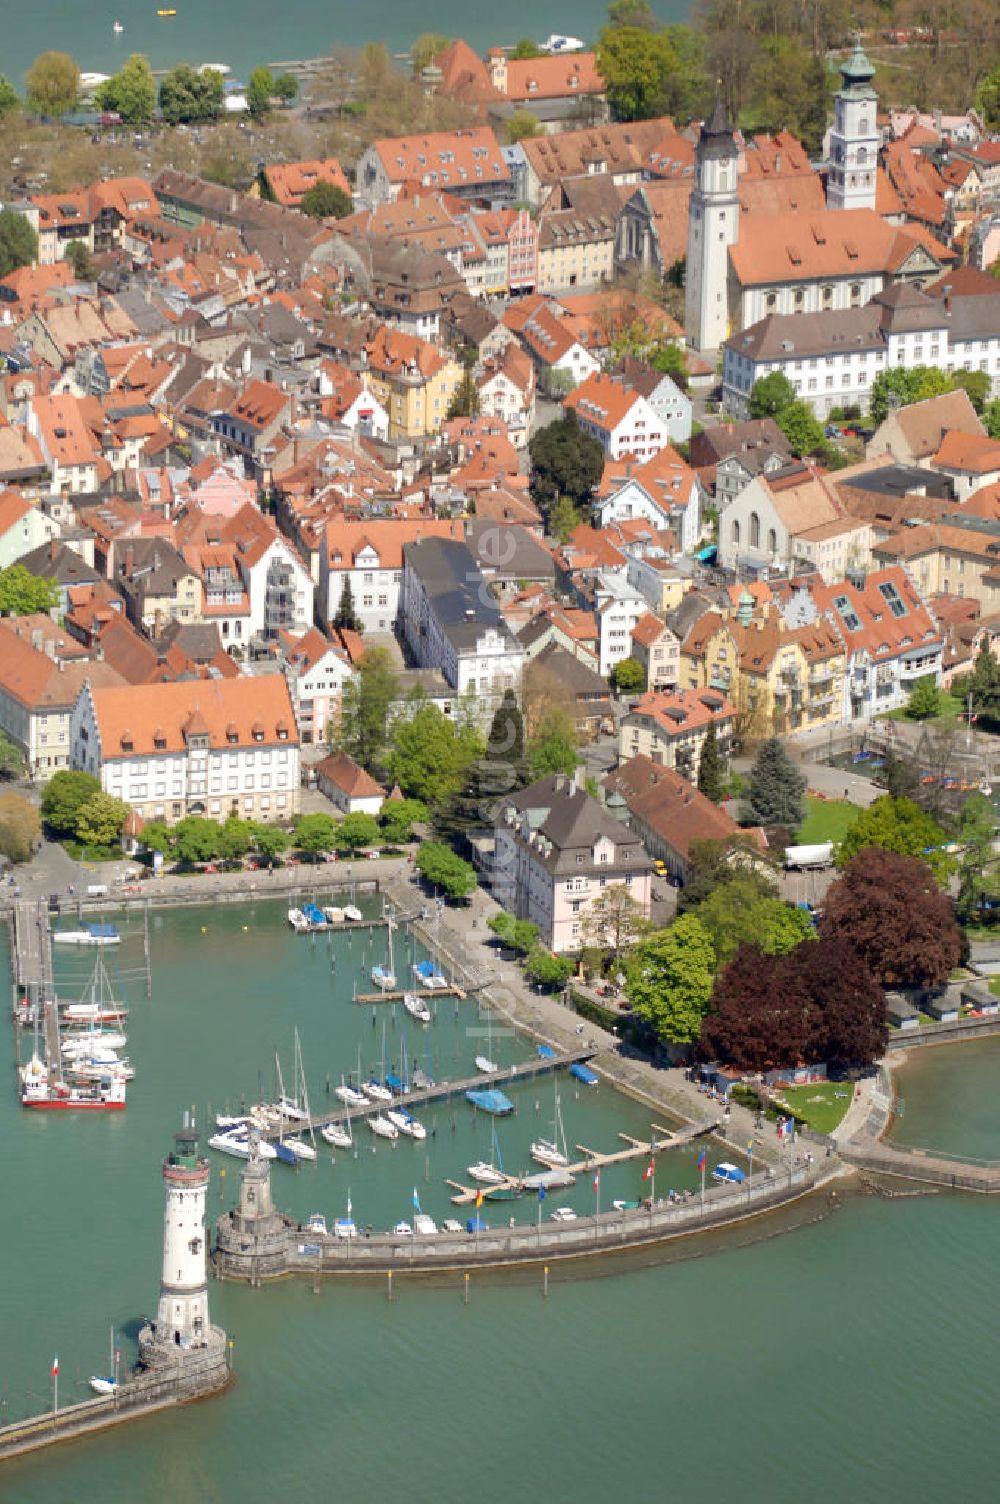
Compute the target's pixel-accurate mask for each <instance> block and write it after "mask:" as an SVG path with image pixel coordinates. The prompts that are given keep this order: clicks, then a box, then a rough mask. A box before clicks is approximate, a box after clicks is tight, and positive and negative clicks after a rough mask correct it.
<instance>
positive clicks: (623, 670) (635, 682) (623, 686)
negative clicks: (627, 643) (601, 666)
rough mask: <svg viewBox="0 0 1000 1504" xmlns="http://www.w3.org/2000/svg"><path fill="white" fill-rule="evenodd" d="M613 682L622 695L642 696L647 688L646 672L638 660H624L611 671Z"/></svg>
mask: <svg viewBox="0 0 1000 1504" xmlns="http://www.w3.org/2000/svg"><path fill="white" fill-rule="evenodd" d="M611 681H612V683H613V684H614V687H615V689H617V691H618V693H619V694H620V695H637V694H641V693H642V691H643V690H644V689H645V687H646V670H645V669H644V668H643V666H642V664H641V663H640V662H639V660H638V658H623V659H622V660H621V662H620V663H616V664H615V666H614V668H613V669H612V670H611Z"/></svg>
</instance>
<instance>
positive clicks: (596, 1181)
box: [594, 1171, 601, 1196]
mask: <svg viewBox="0 0 1000 1504" xmlns="http://www.w3.org/2000/svg"><path fill="white" fill-rule="evenodd" d="M600 1189H601V1172H600V1171H598V1172H597V1174H596V1175H595V1176H594V1195H595V1196H596V1195H597V1193H598V1191H599V1190H600Z"/></svg>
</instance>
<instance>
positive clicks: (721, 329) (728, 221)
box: [684, 98, 740, 350]
mask: <svg viewBox="0 0 1000 1504" xmlns="http://www.w3.org/2000/svg"><path fill="white" fill-rule="evenodd" d="M738 157H739V149H738V148H737V145H736V140H735V138H734V136H733V132H732V129H731V127H730V124H729V121H728V120H727V119H726V112H725V109H724V108H723V104H722V100H721V99H718V98H717V99H716V101H715V108H714V109H713V111H712V114H711V117H710V119H708V120H707V121H706V122H705V124H704V125H703V126H702V128H701V135H700V136H699V138H698V146H697V148H696V150H695V169H694V170H695V184H694V191H693V192H692V194H691V206H690V209H689V213H688V247H687V271H686V275H685V290H684V330H685V333H686V334H687V339H688V344H689V345H691V346H692V347H693V348H694V349H696V350H717V349H718V348H719V346H720V345H721V344H722V342H723V340H724V339H725V338H726V336H727V335H728V333H729V247H730V246H731V245H735V244H736V240H737V237H738V236H739V232H740V206H739V200H738V198H737V196H736V164H737V159H738Z"/></svg>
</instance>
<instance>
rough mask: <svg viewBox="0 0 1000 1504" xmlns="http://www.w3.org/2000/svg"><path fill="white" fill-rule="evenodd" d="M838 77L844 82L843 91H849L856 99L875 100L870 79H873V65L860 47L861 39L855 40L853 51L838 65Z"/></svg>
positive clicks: (875, 96)
mask: <svg viewBox="0 0 1000 1504" xmlns="http://www.w3.org/2000/svg"><path fill="white" fill-rule="evenodd" d="M840 76H841V78H842V79H843V80H844V90H845V91H846V90H851V92H852V93H853V94H854V95H855V97H856V98H861V97H863V98H865V99H875V98H877V95H876V93H875V90H874V88H873V87H872V79H873V78H874V77H875V65H874V63H872V62H870V61H869V59H868V56H867V54H866V53H865V49H864V48H863V47H862V45H861V37H860V36H858V37H857V38H856V39H855V43H854V51H853V52H852V53H851V55H850V57H849V58H847V59H846V60H845V61H844V62H842V63H841V65H840Z"/></svg>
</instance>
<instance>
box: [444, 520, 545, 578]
mask: <svg viewBox="0 0 1000 1504" xmlns="http://www.w3.org/2000/svg"><path fill="white" fill-rule="evenodd" d="M465 536H466V538H467V539H468V544H469V547H470V548H471V550H472V552H473V554H474V555H475V557H476V562H477V563H478V564H479V565H481V567H482V569H483V570H484V572H485V573H486V574H487V575H488V576H489V577H490V578H491V579H497V580H554V579H555V576H556V566H555V560H554V559H553V557H552V555H551V554H550V553H549V551H548V549H547V548H543V547H542V545H541V544H540V543H539V541H538V539H537V538H536V537H535V536H534V534H533V533H530V532H529V531H528V529H527V528H526V527H521V526H520V524H518V523H516V522H503V523H500V522H493V521H492V520H491V519H490V518H488V517H473V518H471V519H470V520H469V522H468V523H467V525H466V529H465Z"/></svg>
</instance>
